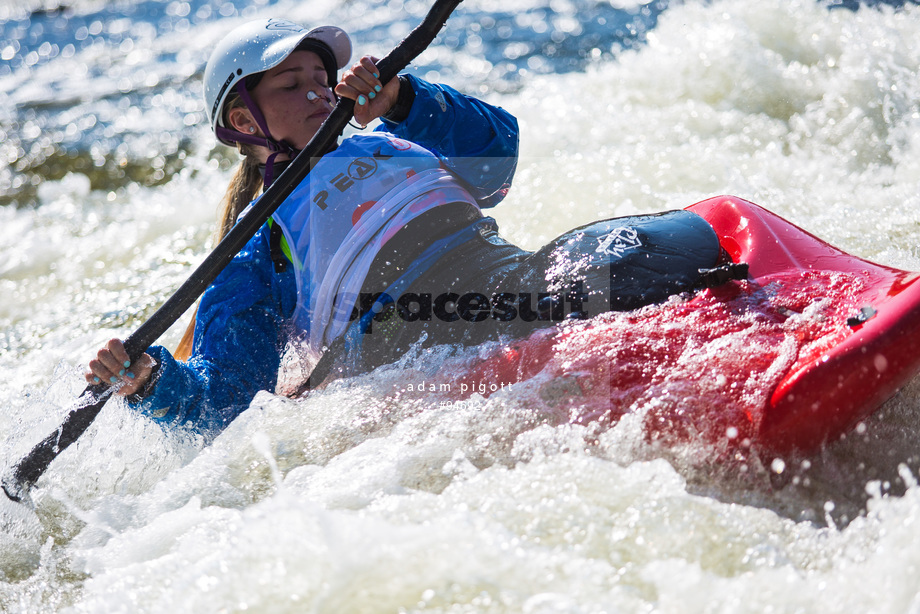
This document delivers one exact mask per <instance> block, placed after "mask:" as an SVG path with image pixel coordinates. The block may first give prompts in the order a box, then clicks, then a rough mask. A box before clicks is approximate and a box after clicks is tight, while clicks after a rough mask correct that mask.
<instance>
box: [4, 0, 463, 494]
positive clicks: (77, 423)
mask: <svg viewBox="0 0 920 614" xmlns="http://www.w3.org/2000/svg"><path fill="white" fill-rule="evenodd" d="M460 2H462V0H435V3H434V6H432V7H431V10H430V11H428V14H427V15H426V16H425V19H424V20H423V21H422V23H421V24H419V25H418V27H416V28H415V29H414V30H413V31H412V32H410V33H409V36H407V37H406V38H405V39H404V40H403V41H402V42H401V43H399V44H398V45H397V46H396V47H395V48H394V49H393V50H392V51H390V53H388V54H387V56H386V57H384V58H383V59H382V60H380V61H379V62H377V68H378V69H379V70H380V80H381V81H382V82H383V83H387V82H389V81H390V80H391V79H392V78H393V77H395V76H396V74H397V73H398V72H399V71H401V70H403V69H404V68H405V67H406V66H408V64H409V63H410V62H411V61H412V60H413V59H415V57H416V56H418V55H419V54H420V53H421V52H422V51H424V50H425V49H426V48H427V47H428V45H430V44H431V41H433V40H434V38H435V36H437V35H438V32H440V30H441V28H442V27H443V26H444V23H445V22H446V21H447V18H448V17H450V14H451V13H452V12H453V11H454V9H455V8H456V7H457V5H459V4H460ZM354 106H355V102H354V101H353V100H350V99H348V98H342V99H340V100H339V101H338V102H337V103H336V105H335V108H334V109H333V110H332V113H331V114H330V115H329V117H328V118H326V121H325V122H323V125H322V126H321V127H320V129H319V130H318V131H317V133H316V134H315V135H314V136H313V138H312V139H310V142H309V143H308V144H307V146H306V147H305V148H304V149H303V151H301V152H300V153H299V154H298V155H297V157H296V158H294V161H293V162H292V163H291V164H290V165H289V166H288V168H286V169H285V170H284V172H283V173H281V175H280V176H279V177H278V178H277V179H276V180H275V181H274V183H272V185H271V186H270V187H269V188H268V189H267V190H266V191H265V193H264V194H263V195H262V197H261V198H260V199H259V200H258V201H257V202H256V204H255V205H254V206H253V208H252V209H251V210H250V211H249V212H248V213H247V214H246V215H245V216H243V218H242V219H240V221H239V222H237V224H236V225H235V226H234V227H233V228H232V229H231V230H230V232H228V233H227V235H226V236H225V237H224V238H223V240H221V242H220V243H218V245H217V247H215V248H214V251H212V252H211V253H210V254H209V255H208V257H207V258H205V260H204V262H202V263H201V264H200V265H199V266H198V268H197V269H195V271H194V272H193V273H192V274H191V276H190V277H189V278H188V280H186V281H185V283H183V284H182V285H181V286H180V287H179V289H178V290H177V291H176V293H175V294H173V295H172V296H171V297H170V298H169V299H168V300H167V301H166V302H165V303H163V305H162V306H161V307H160V308H159V309H158V310H157V311H156V313H154V314H153V316H151V317H150V319H149V320H147V321H146V322H144V323H143V324H142V325H141V326H140V327H139V328H138V329H137V330H136V331H134V333H132V334H131V335H130V336H129V337H128V338H127V339H125V350H126V351H127V352H128V356H130V357H131V361H132V362H134V361H135V360H137V359H138V358H139V357H140V356H141V354H143V353H144V352H145V351H147V348H149V347H150V346H151V345H152V344H153V342H154V341H156V340H157V339H158V338H159V337H160V335H162V334H163V333H165V332H166V330H167V329H169V327H170V326H172V325H173V324H174V323H175V321H176V320H178V319H179V318H180V317H181V316H182V314H183V313H185V312H186V310H188V308H189V307H191V306H192V304H193V303H194V302H195V301H196V300H197V299H198V297H199V296H201V293H202V292H204V290H205V288H207V287H208V285H210V283H211V282H212V281H214V279H215V278H216V277H217V276H218V275H219V274H220V272H221V271H222V270H223V269H224V267H225V266H227V264H228V263H229V262H230V261H231V260H232V259H233V258H234V256H236V254H237V253H239V251H240V250H241V249H242V248H243V246H244V245H246V243H247V242H248V241H249V239H251V238H252V236H253V235H255V233H256V231H258V230H259V228H260V227H261V226H262V224H264V223H265V221H266V220H267V219H268V218H269V216H271V214H272V213H274V212H275V210H276V209H277V208H278V207H279V206H281V203H282V202H284V199H285V198H287V197H288V195H290V193H291V192H292V191H293V190H294V188H296V187H297V186H298V185H299V184H300V182H301V181H303V180H304V178H305V177H306V176H307V175H308V174H309V173H310V171H311V170H313V167H314V165H315V164H316V162H317V161H318V160H319V158H320V156H321V155H322V153H323V152H325V151H328V149H329V148H330V147H331V146H332V145H333V144H334V143H335V141H336V140H338V138H339V136H341V134H342V131H343V130H345V126H346V125H347V124H348V122H349V120H351V118H352V116H353V115H354ZM111 394H112V389H111V388H110V387H109V386H108V385H107V384H96V385H90V386H87V387H86V389H85V390H84V391H83V394H81V395H80V397H79V399H77V402H76V404H75V407H74V408H73V409H71V410H70V413H69V414H68V415H67V417H66V418H65V419H64V422H63V423H62V424H61V426H60V427H58V428H57V430H55V431H54V432H53V433H51V434H50V435H49V436H48V437H46V438H45V439H44V440H42V441H41V443H39V444H38V445H36V446H35V447H34V448H32V450H31V451H30V452H29V453H28V454H27V455H26V456H24V457H23V458H22V459H20V461H19V462H18V463H17V464H16V466H15V467H14V468H13V469H12V470H11V471H9V472H8V473H7V474H6V475H5V476H4V478H3V480H2V487H3V491H4V492H5V493H6V496H7V497H9V498H10V499H12V500H13V501H20V500H21V499H22V497H23V496H24V495H25V494H26V493H27V492H28V490H29V488H30V487H31V486H32V485H33V484H34V483H35V482H36V481H37V480H38V478H39V477H41V475H42V474H43V473H44V472H45V470H46V469H47V468H48V465H50V464H51V461H53V460H54V459H55V458H56V457H57V455H58V454H60V453H61V452H63V451H64V450H65V449H66V448H67V447H68V446H69V445H70V444H72V443H73V442H74V441H76V440H77V439H78V438H79V437H80V435H82V434H83V432H84V431H86V429H87V428H89V425H90V424H92V422H93V420H95V418H96V416H97V415H98V414H99V411H100V410H101V409H102V406H103V405H105V402H106V400H107V399H108V398H109V397H110V396H111Z"/></svg>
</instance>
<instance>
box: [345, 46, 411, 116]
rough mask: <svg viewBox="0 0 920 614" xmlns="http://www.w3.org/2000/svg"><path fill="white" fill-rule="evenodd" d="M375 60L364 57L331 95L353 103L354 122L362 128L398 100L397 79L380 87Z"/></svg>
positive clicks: (367, 56) (349, 71) (346, 73)
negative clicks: (333, 94) (347, 99)
mask: <svg viewBox="0 0 920 614" xmlns="http://www.w3.org/2000/svg"><path fill="white" fill-rule="evenodd" d="M376 62H377V58H375V57H373V56H369V55H366V56H364V57H363V58H361V59H360V60H358V62H357V63H356V64H355V65H354V66H352V67H351V69H350V70H347V71H345V73H344V74H343V75H342V79H341V80H340V81H339V83H338V85H336V86H335V93H336V94H338V95H339V96H340V97H342V98H350V99H352V100H354V101H355V121H357V122H358V123H359V124H361V125H363V126H366V125H368V124H369V123H371V122H372V121H374V120H375V119H377V118H378V117H380V116H381V115H384V114H385V113H386V112H387V111H389V110H390V108H391V107H392V106H393V105H394V104H396V99H397V98H398V97H399V79H397V78H393V79H391V80H390V82H389V83H387V84H386V85H384V84H383V83H381V81H380V71H379V70H377V65H376Z"/></svg>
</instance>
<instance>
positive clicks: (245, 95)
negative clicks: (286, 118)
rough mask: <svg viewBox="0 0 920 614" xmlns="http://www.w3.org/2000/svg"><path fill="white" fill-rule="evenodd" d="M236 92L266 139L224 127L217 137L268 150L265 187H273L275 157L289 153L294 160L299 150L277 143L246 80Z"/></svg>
mask: <svg viewBox="0 0 920 614" xmlns="http://www.w3.org/2000/svg"><path fill="white" fill-rule="evenodd" d="M235 89H236V91H237V93H238V94H239V95H240V98H241V99H242V101H243V104H245V105H246V108H247V109H249V112H250V113H252V117H253V119H255V120H256V124H258V126H259V129H261V130H262V134H264V135H265V136H264V137H258V136H255V135H251V134H245V133H243V132H239V131H238V130H231V129H229V128H224V127H223V126H218V127H217V128H216V130H215V132H216V133H217V136H218V137H220V138H223V139H225V140H228V141H233V142H236V143H248V144H250V145H257V146H259V147H266V148H268V149H269V150H270V151H271V152H272V154H271V155H270V156H268V160H266V162H265V176H264V184H265V187H268V186H269V185H271V182H272V180H273V179H274V173H273V172H272V167H273V166H274V162H275V156H277V155H278V154H279V153H282V152H284V153H287V154H288V155H289V156H291V157H292V158H293V157H295V156H296V155H297V150H296V149H294V148H293V147H291V146H290V145H289V144H288V143H285V142H284V141H276V140H275V139H274V138H273V137H272V135H271V132H270V131H269V130H268V123H267V122H266V121H265V116H263V115H262V111H261V110H259V105H257V104H256V103H255V101H254V100H253V99H252V96H250V95H249V90H248V89H247V88H246V80H245V79H240V80H239V82H238V83H237V84H236V88H235Z"/></svg>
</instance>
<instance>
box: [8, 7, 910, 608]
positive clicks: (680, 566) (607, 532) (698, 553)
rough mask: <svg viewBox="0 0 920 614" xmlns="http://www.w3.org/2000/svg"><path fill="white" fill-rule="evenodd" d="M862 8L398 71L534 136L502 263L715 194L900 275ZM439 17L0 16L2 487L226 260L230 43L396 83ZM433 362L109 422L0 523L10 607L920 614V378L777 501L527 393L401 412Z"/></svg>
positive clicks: (886, 14) (511, 22)
mask: <svg viewBox="0 0 920 614" xmlns="http://www.w3.org/2000/svg"><path fill="white" fill-rule="evenodd" d="M838 4H839V3H838ZM849 4H851V5H852V6H851V7H850V8H847V7H841V6H829V5H828V4H825V3H818V2H813V1H811V0H758V1H751V0H714V1H712V2H702V1H688V2H686V3H677V2H671V3H670V5H669V3H667V2H665V1H662V2H658V3H656V2H652V3H644V4H638V5H637V4H636V3H635V2H632V1H631V0H596V1H595V0H505V1H504V2H493V1H490V0H466V2H464V3H463V5H461V7H460V8H459V9H458V11H457V13H456V14H455V16H454V17H453V18H452V19H451V20H450V22H449V24H448V29H447V30H446V32H445V33H444V34H443V36H442V37H441V38H440V39H439V41H438V42H437V44H435V45H434V46H432V47H431V48H430V49H429V50H428V51H427V52H425V53H424V54H423V55H422V57H421V58H420V59H419V61H418V62H417V64H416V66H415V68H414V70H416V71H417V73H418V74H419V75H420V76H422V77H425V78H428V79H432V80H438V79H440V80H443V81H445V82H447V83H449V84H451V85H454V86H455V87H458V88H459V89H461V90H463V91H466V92H469V93H473V94H476V95H478V96H480V97H482V98H484V99H486V100H489V101H490V102H493V103H496V104H499V105H502V106H503V107H505V108H507V109H509V110H510V111H511V112H512V113H514V114H515V115H516V116H517V117H518V118H519V119H520V123H521V128H522V159H521V163H520V167H519V171H518V173H517V176H516V179H515V186H514V188H513V189H512V190H511V193H510V194H509V196H508V198H507V199H506V201H505V202H504V203H502V204H501V205H500V206H499V207H498V208H497V210H496V211H495V217H496V218H497V219H498V220H499V223H500V225H501V227H502V228H503V231H504V234H505V236H507V237H508V238H509V239H511V240H513V241H515V242H517V243H518V244H520V245H522V246H525V247H528V248H536V247H537V246H539V245H541V244H542V243H543V242H545V241H547V240H548V239H550V238H552V237H553V236H555V235H556V234H558V233H560V232H562V231H564V230H566V229H568V228H571V227H573V226H576V225H579V224H582V223H585V222H588V221H590V220H593V219H596V218H600V217H610V216H616V215H630V214H636V213H643V212H651V211H662V210H665V209H670V208H677V207H683V206H686V205H689V204H691V203H693V202H696V201H698V200H700V199H702V198H705V197H708V196H712V195H716V194H724V193H731V194H737V195H739V196H742V197H744V198H747V199H749V200H752V201H754V202H757V203H760V204H762V205H764V206H766V207H768V208H769V209H771V210H773V211H775V212H777V213H778V214H780V215H782V216H784V217H786V218H788V219H790V220H792V221H793V222H795V223H796V224H798V225H800V226H802V227H804V228H806V229H807V230H809V231H811V232H813V233H815V234H817V235H818V236H820V237H822V238H824V239H826V240H828V241H830V242H831V243H834V244H836V245H838V246H840V247H842V248H843V249H845V250H847V251H849V252H852V253H855V254H857V255H859V256H862V257H865V258H869V259H872V260H875V261H877V262H880V263H883V264H887V265H892V266H897V267H900V268H905V269H912V270H920V248H918V245H920V44H918V41H920V7H918V6H916V5H914V4H910V3H908V4H906V5H904V6H901V7H894V6H891V5H884V4H883V5H880V6H862V7H858V10H853V7H855V3H849ZM426 10H427V5H426V3H425V2H424V1H416V0H405V1H399V0H397V1H389V2H384V1H383V0H348V1H345V0H298V1H296V2H295V1H293V0H255V1H246V2H244V1H242V0H227V1H223V0H191V1H189V2H184V1H181V0H68V1H65V2H63V3H62V4H60V5H59V4H57V3H56V2H55V0H23V1H18V0H17V1H15V2H14V1H12V0H3V2H2V4H0V373H2V376H0V377H2V385H0V407H2V411H0V442H3V443H2V448H0V468H5V467H9V466H10V465H12V464H13V463H15V461H16V460H17V459H18V458H20V457H21V456H22V455H23V454H24V453H25V452H27V451H28V450H29V449H30V448H31V447H32V446H33V445H34V444H35V443H36V442H38V441H39V440H41V439H42V438H43V437H44V436H45V435H47V434H48V433H49V432H50V431H51V430H53V429H54V428H55V427H56V426H57V425H58V424H59V423H60V421H61V420H62V419H63V417H64V416H65V415H66V413H67V411H68V407H69V404H70V402H71V400H72V399H73V398H74V397H75V396H76V395H77V394H79V392H80V391H81V390H82V389H83V386H84V382H83V377H82V370H83V366H82V365H83V364H84V363H85V362H86V361H87V360H88V359H89V357H90V356H91V355H92V353H93V352H94V349H95V348H96V347H98V346H99V345H100V343H101V342H103V341H105V340H106V339H108V338H110V337H112V336H119V337H124V336H127V335H128V334H129V333H130V332H131V331H132V330H134V328H136V327H137V326H138V325H139V324H140V323H141V322H143V321H144V320H145V318H147V317H149V316H150V315H151V314H152V313H153V311H154V310H155V309H156V307H157V306H158V305H159V304H161V303H162V301H164V300H165V299H166V298H167V297H168V296H170V295H171V293H172V292H173V291H174V290H175V289H176V288H177V287H178V286H179V285H180V284H181V282H182V281H184V280H185V278H186V277H187V275H188V274H189V273H190V271H191V270H192V268H193V267H194V265H196V264H197V263H199V262H200V261H201V260H202V259H203V258H204V256H205V255H206V254H207V252H208V250H209V249H210V247H211V246H212V244H211V240H210V235H211V233H212V232H213V229H214V219H215V215H216V208H217V205H218V201H219V200H220V196H221V194H222V192H223V190H224V187H225V186H226V184H227V181H228V178H229V176H230V172H231V167H232V164H233V161H234V158H235V154H234V152H233V151H232V150H230V149H228V148H224V147H217V146H214V145H213V138H212V136H211V134H210V131H209V130H208V128H207V126H206V125H205V124H206V120H205V115H204V105H203V103H202V101H201V100H200V95H201V83H200V78H201V73H202V70H203V67H204V63H205V60H206V58H207V55H208V52H209V50H210V49H211V48H213V46H214V44H215V43H216V41H217V40H218V39H219V38H220V37H221V36H222V35H223V34H224V33H225V32H227V31H228V30H229V29H230V28H232V27H233V26H235V25H236V24H238V23H240V22H241V21H243V20H245V19H249V18H254V17H260V16H269V15H281V16H286V17H288V18H291V19H294V20H298V21H302V22H304V23H307V24H313V25H318V24H320V23H324V22H331V23H335V24H338V25H341V26H343V27H345V28H346V29H348V30H349V31H350V32H352V34H353V36H354V40H355V43H356V47H357V49H358V50H359V51H361V52H368V53H373V54H377V55H382V54H384V53H385V52H386V51H387V50H388V49H389V48H390V47H391V46H392V45H393V44H394V43H395V42H397V41H398V40H399V39H400V38H401V37H402V36H404V35H405V34H406V33H407V32H408V31H409V29H410V28H411V27H414V25H415V24H416V23H417V22H418V21H419V20H420V18H421V17H422V15H423V14H424V12H425V11H426ZM186 322H187V320H186V319H183V320H182V321H180V322H179V323H178V324H177V325H176V326H174V327H173V328H172V329H171V330H170V331H169V332H168V333H167V334H166V335H165V337H164V338H163V339H162V342H163V343H164V344H165V345H167V346H169V347H172V346H174V345H175V343H176V342H177V341H178V339H179V337H180V336H181V333H182V331H183V329H184V328H185V324H186ZM737 350H738V352H739V354H738V355H739V356H742V355H743V352H742V351H741V350H742V348H737ZM477 351H478V350H475V349H474V350H470V351H469V354H468V355H467V356H469V357H472V356H473V355H475V354H476V352H477ZM724 351H725V352H732V351H733V348H731V347H730V346H729V347H726V348H724ZM442 358H443V356H442V355H440V354H438V353H435V354H433V355H429V356H424V357H421V358H417V359H415V360H407V361H406V364H403V365H401V366H399V367H396V368H388V369H382V370H379V371H378V372H376V373H372V374H369V375H366V376H362V377H358V378H354V379H350V380H346V381H343V382H340V383H338V384H336V385H333V386H331V387H329V388H327V389H325V390H322V391H320V392H317V393H315V394H312V395H310V396H309V397H308V398H306V399H303V400H299V401H292V400H289V399H286V398H284V397H281V396H274V395H270V394H268V393H262V394H260V395H259V396H258V397H256V399H255V400H254V402H253V403H252V405H251V407H250V409H249V410H248V411H246V412H245V413H244V414H243V415H242V416H241V417H240V418H239V419H237V420H236V421H235V422H234V423H233V424H232V425H231V426H230V427H229V428H228V429H227V430H226V431H224V433H223V434H221V435H220V436H219V437H217V438H216V440H214V441H213V442H211V443H209V444H206V443H205V442H202V441H201V440H200V439H198V438H196V437H195V436H193V435H191V434H188V433H176V432H172V433H164V432H163V431H161V430H160V429H159V428H158V427H156V426H154V425H152V424H151V423H150V422H148V421H147V420H145V419H144V418H143V417H141V416H138V415H136V414H134V413H132V411H131V410H130V409H129V408H127V407H126V406H125V405H123V404H119V403H115V402H113V403H110V404H108V405H107V406H106V408H105V409H104V410H103V412H102V413H101V414H100V416H99V418H98V419H97V421H96V423H95V424H94V425H93V426H92V427H91V428H90V430H89V431H88V432H87V433H86V434H85V435H84V437H83V438H82V439H81V440H80V441H79V443H78V444H76V445H74V446H72V447H71V448H70V449H68V450H67V451H66V452H64V453H63V454H62V455H61V456H60V457H59V458H58V459H57V460H56V461H55V462H54V463H53V464H52V466H51V468H50V469H49V471H48V472H47V473H46V474H45V475H44V477H43V478H42V479H41V480H40V482H39V483H38V485H37V487H36V488H35V489H34V491H33V501H32V504H33V505H34V509H33V508H30V507H25V506H16V505H13V504H11V503H9V502H7V501H6V499H5V498H2V497H0V499H2V501H0V610H2V611H8V612H49V611H68V612H69V611H72V612H105V613H110V612H170V613H177V612H238V611H254V612H324V613H352V612H374V613H377V612H379V613H389V612H452V613H453V612H476V613H478V612H485V613H489V612H508V613H517V612H526V613H555V612H565V613H589V612H590V613H594V612H628V613H639V612H643V613H644V612H675V613H676V612H680V613H685V612H686V613H693V612H725V613H738V612H752V613H753V612H757V613H761V612H790V613H791V612H847V613H850V612H879V613H895V612H900V613H906V612H913V613H917V612H920V548H918V543H920V487H917V486H916V483H915V478H914V476H915V475H918V473H917V471H918V465H920V462H918V460H917V459H918V457H920V454H918V443H920V421H918V420H920V381H915V382H913V383H912V384H911V385H909V386H908V387H907V389H905V390H904V391H902V393H900V394H899V395H898V396H897V397H895V398H894V399H893V400H891V401H890V402H889V403H888V404H886V405H885V407H884V408H883V409H882V410H881V411H880V412H879V413H878V414H877V415H876V416H874V417H873V418H872V419H870V420H868V421H866V422H865V423H863V424H861V425H860V426H859V428H858V430H857V431H854V433H852V434H851V435H850V436H848V437H847V438H846V439H845V440H844V441H840V442H837V443H835V444H833V445H831V446H829V447H828V448H827V450H826V451H825V452H824V453H823V454H821V455H820V456H817V457H814V458H811V459H798V460H796V461H795V462H792V461H790V462H789V463H788V465H787V466H786V467H785V469H784V472H783V474H784V475H783V476H781V477H782V479H780V480H777V479H771V477H770V474H771V472H773V471H775V470H776V469H777V467H776V466H771V467H767V468H765V467H761V466H757V465H756V463H754V464H750V465H747V466H746V467H745V468H746V469H747V471H746V472H744V473H743V474H742V473H740V470H739V469H738V468H737V467H731V468H726V467H725V466H721V465H719V464H718V463H711V462H708V461H706V460H705V459H707V458H709V456H707V454H708V453H707V450H706V449H703V447H702V446H693V445H690V446H686V447H683V448H681V449H659V448H656V447H654V446H652V445H650V444H648V443H647V442H646V440H645V438H644V437H643V436H642V433H641V429H639V428H637V424H638V422H637V420H632V419H626V420H623V421H622V422H620V423H619V424H617V425H616V426H612V427H605V428H599V427H597V426H596V425H593V426H592V425H587V426H572V425H570V424H568V423H567V421H566V420H565V419H563V418H560V416H559V415H558V413H557V412H554V409H553V407H552V405H551V404H549V403H548V402H546V401H545V397H544V396H541V395H540V394H538V393H536V392H535V389H536V388H537V387H538V386H539V385H544V384H546V382H531V383H526V382H525V383H524V384H522V385H520V386H512V387H508V388H505V389H504V390H500V391H499V392H497V393H496V394H494V395H492V396H490V397H489V398H487V399H486V398H482V397H479V396H474V397H473V398H472V399H471V400H470V401H469V402H465V403H455V404H451V403H449V402H448V401H445V398H444V395H429V396H426V395H407V394H403V392H405V391H406V390H407V387H408V386H409V385H413V386H418V385H419V384H421V383H423V382H425V381H426V378H430V377H431V374H432V373H433V370H434V369H435V368H436V367H437V365H438V364H440V362H439V361H440V360H441V359H442ZM453 359H454V360H461V361H462V360H463V359H464V355H460V356H459V357H458V356H454V357H453ZM701 360H702V359H701ZM295 370H296V369H295ZM652 401H654V399H652ZM649 404H653V403H649ZM646 409H647V407H637V408H636V412H637V414H641V413H642V412H643V411H644V410H646ZM701 459H703V460H701Z"/></svg>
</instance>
